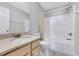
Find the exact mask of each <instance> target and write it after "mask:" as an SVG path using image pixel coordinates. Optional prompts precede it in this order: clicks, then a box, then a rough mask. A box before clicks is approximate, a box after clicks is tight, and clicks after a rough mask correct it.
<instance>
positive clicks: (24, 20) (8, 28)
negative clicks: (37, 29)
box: [0, 3, 29, 34]
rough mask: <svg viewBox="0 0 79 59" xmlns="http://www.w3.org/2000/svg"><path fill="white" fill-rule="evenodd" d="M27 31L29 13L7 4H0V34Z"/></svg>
mask: <svg viewBox="0 0 79 59" xmlns="http://www.w3.org/2000/svg"><path fill="white" fill-rule="evenodd" d="M28 31H29V14H27V13H26V12H24V11H21V10H19V9H18V8H16V7H13V6H11V5H9V4H7V3H6V4H3V5H0V34H7V33H19V32H20V33H21V32H28Z"/></svg>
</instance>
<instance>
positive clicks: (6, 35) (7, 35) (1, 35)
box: [0, 32, 29, 40]
mask: <svg viewBox="0 0 79 59" xmlns="http://www.w3.org/2000/svg"><path fill="white" fill-rule="evenodd" d="M15 34H20V35H27V34H29V32H24V33H9V34H0V40H1V39H7V38H11V37H14V35H15Z"/></svg>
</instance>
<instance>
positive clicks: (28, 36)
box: [21, 35, 34, 38]
mask: <svg viewBox="0 0 79 59" xmlns="http://www.w3.org/2000/svg"><path fill="white" fill-rule="evenodd" d="M32 37H34V36H32V35H23V36H21V38H32Z"/></svg>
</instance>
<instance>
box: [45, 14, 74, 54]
mask: <svg viewBox="0 0 79 59" xmlns="http://www.w3.org/2000/svg"><path fill="white" fill-rule="evenodd" d="M71 15H72V14H71V13H69V14H64V15H58V16H51V17H46V19H45V34H44V38H45V40H46V41H48V42H49V43H50V49H52V50H55V51H58V52H61V53H65V54H72V52H73V51H72V50H73V47H72V46H71V40H67V38H69V37H68V32H72V29H73V21H72V16H71Z"/></svg>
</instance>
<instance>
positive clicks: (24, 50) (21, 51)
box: [6, 44, 31, 56]
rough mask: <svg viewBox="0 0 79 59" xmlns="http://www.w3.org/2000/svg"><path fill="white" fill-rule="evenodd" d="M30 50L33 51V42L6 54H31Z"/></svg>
mask: <svg viewBox="0 0 79 59" xmlns="http://www.w3.org/2000/svg"><path fill="white" fill-rule="evenodd" d="M30 51H31V44H28V45H25V46H23V47H21V48H19V49H16V50H14V51H12V52H10V53H8V54H6V56H30Z"/></svg>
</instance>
